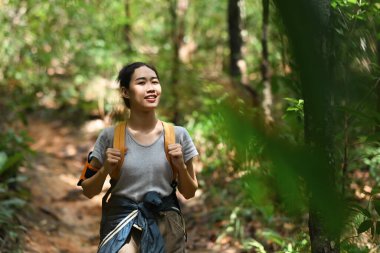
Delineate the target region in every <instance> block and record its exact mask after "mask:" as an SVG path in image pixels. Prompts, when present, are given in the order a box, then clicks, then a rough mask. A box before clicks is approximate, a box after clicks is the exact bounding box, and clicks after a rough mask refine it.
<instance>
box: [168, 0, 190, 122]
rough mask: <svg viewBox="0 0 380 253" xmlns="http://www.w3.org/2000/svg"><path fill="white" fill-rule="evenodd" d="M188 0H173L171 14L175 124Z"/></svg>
mask: <svg viewBox="0 0 380 253" xmlns="http://www.w3.org/2000/svg"><path fill="white" fill-rule="evenodd" d="M188 5H189V3H188V0H178V1H177V0H171V1H170V16H171V19H172V32H171V36H172V48H173V51H172V68H171V85H172V90H173V95H174V98H175V99H174V101H173V110H172V111H173V119H172V122H173V123H174V124H179V121H180V118H181V115H180V112H179V108H178V107H179V104H178V98H179V92H178V89H179V88H178V83H179V75H180V69H181V61H180V49H181V46H182V44H183V38H184V36H185V14H186V11H187V9H188Z"/></svg>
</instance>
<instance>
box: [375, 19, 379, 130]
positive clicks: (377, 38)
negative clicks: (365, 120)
mask: <svg viewBox="0 0 380 253" xmlns="http://www.w3.org/2000/svg"><path fill="white" fill-rule="evenodd" d="M377 22H378V24H377V27H376V28H377V29H376V32H377V36H376V50H377V69H378V73H380V19H379V18H378V21H377ZM376 85H377V86H376V94H377V113H378V115H380V82H379V81H378V82H377V84H376ZM376 123H377V124H376V128H375V130H376V132H377V133H379V132H380V119H379V118H378V119H377V122H376Z"/></svg>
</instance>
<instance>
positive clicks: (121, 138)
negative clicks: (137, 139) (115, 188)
mask: <svg viewBox="0 0 380 253" xmlns="http://www.w3.org/2000/svg"><path fill="white" fill-rule="evenodd" d="M126 126H127V122H126V121H123V122H120V123H118V124H117V125H116V126H115V130H114V136H113V148H116V149H119V150H120V152H121V160H120V161H119V163H118V165H117V168H116V170H114V171H113V172H112V173H111V175H110V176H111V178H113V179H117V178H119V174H120V168H121V166H122V165H123V162H124V157H125V152H126V148H127V147H126V143H125V131H126V130H125V128H126Z"/></svg>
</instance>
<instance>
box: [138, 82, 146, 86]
mask: <svg viewBox="0 0 380 253" xmlns="http://www.w3.org/2000/svg"><path fill="white" fill-rule="evenodd" d="M137 84H140V85H143V84H145V82H138V83H137Z"/></svg>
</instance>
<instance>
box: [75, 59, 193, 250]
mask: <svg viewBox="0 0 380 253" xmlns="http://www.w3.org/2000/svg"><path fill="white" fill-rule="evenodd" d="M118 81H119V83H120V92H121V95H122V97H123V99H124V102H125V104H126V106H127V107H128V108H129V109H130V117H129V119H128V124H126V123H125V124H122V125H118V127H117V130H116V128H115V127H110V128H106V129H104V130H103V131H102V132H101V134H100V135H99V137H98V139H97V141H96V143H95V146H94V150H93V152H91V153H90V155H89V159H88V162H87V164H86V166H85V168H84V169H83V172H82V176H81V178H80V181H79V183H78V184H79V185H81V186H82V188H83V193H84V195H85V196H87V197H88V198H92V197H93V196H95V195H97V194H99V193H100V192H101V190H102V186H103V184H104V181H105V179H106V176H107V175H108V174H109V175H111V188H110V190H109V191H108V192H107V194H106V195H105V196H104V197H103V203H102V205H103V206H102V221H101V226H100V244H99V250H98V252H107V253H109V252H111V253H112V252H143V253H144V252H152V253H160V252H185V241H186V230H185V225H184V220H183V217H182V214H181V210H180V206H179V204H178V200H177V197H176V189H177V188H178V190H179V192H180V193H181V194H182V195H183V196H184V197H185V198H187V199H189V198H192V197H193V196H194V194H195V191H196V189H197V187H198V182H197V179H196V175H195V172H194V169H193V162H192V161H193V158H194V157H196V156H197V155H198V152H197V150H196V148H195V146H194V144H193V141H192V139H191V137H190V135H189V133H188V132H187V131H186V129H185V128H183V127H179V126H171V125H169V124H167V123H164V122H162V121H160V120H159V119H158V118H157V116H156V112H155V109H156V108H157V106H158V104H159V102H160V96H161V92H162V89H161V84H160V81H159V76H158V73H157V70H156V69H155V68H154V67H153V66H150V65H148V64H145V63H142V62H135V63H132V64H129V65H127V66H125V67H123V68H122V69H121V71H120V72H119V76H118ZM120 129H121V131H122V132H123V133H124V134H123V135H121V136H124V137H121V138H122V139H123V141H122V143H125V145H123V147H122V148H117V147H115V146H114V145H113V143H114V139H118V138H119V137H120V136H119V135H118V137H116V133H119V132H120V131H119V130H120ZM125 150H126V152H125ZM115 175H116V176H115Z"/></svg>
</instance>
